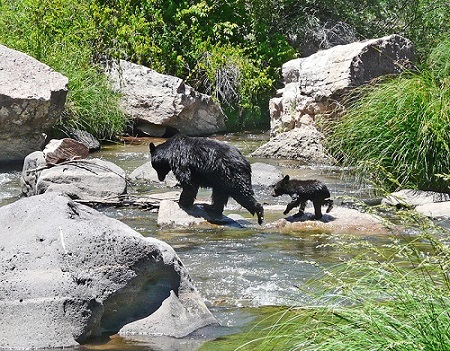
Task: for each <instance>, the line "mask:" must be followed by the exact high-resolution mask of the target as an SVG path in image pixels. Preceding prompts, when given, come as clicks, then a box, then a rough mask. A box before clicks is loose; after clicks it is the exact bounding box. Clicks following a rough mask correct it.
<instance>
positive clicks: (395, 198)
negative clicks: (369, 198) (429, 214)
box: [381, 189, 450, 207]
mask: <svg viewBox="0 0 450 351" xmlns="http://www.w3.org/2000/svg"><path fill="white" fill-rule="evenodd" d="M449 200H450V195H449V194H445V193H438V192H435V191H423V190H413V189H403V190H399V191H396V192H393V193H391V194H389V195H388V196H386V197H385V198H384V199H382V200H381V203H383V204H386V205H391V206H397V207H398V206H400V207H416V206H420V205H424V204H431V203H436V202H443V201H449Z"/></svg>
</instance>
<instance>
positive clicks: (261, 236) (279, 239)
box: [0, 134, 386, 351]
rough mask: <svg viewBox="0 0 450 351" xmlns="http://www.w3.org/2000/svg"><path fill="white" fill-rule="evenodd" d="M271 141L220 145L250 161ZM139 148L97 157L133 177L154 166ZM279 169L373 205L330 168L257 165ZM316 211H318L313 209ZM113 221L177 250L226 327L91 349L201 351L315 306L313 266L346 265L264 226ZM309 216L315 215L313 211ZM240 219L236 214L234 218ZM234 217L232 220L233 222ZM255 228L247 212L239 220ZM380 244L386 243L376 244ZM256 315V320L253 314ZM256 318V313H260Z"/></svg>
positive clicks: (2, 195) (4, 199)
mask: <svg viewBox="0 0 450 351" xmlns="http://www.w3.org/2000/svg"><path fill="white" fill-rule="evenodd" d="M267 138H268V136H267V135H253V134H249V135H227V136H224V137H221V139H226V140H227V141H229V142H231V143H233V144H234V145H236V146H237V147H238V148H239V149H240V150H241V151H242V152H243V154H244V155H248V154H249V152H250V151H252V150H254V149H255V148H256V147H257V146H259V145H260V144H262V143H263V142H265V141H266V140H267ZM149 142H150V140H148V139H147V140H137V141H135V142H134V143H132V144H130V143H127V144H125V143H124V144H111V145H106V146H104V147H103V149H102V151H101V152H99V153H97V154H94V155H92V156H93V157H100V158H104V159H106V160H110V161H112V162H114V163H116V164H117V165H119V166H121V167H122V168H123V169H125V170H126V171H127V172H128V173H130V172H131V171H133V170H134V169H135V168H137V167H138V166H140V165H142V164H144V163H145V162H147V161H149V154H148V143H149ZM249 160H250V162H257V161H258V162H266V163H271V164H273V165H276V166H278V167H280V169H281V170H282V172H283V173H289V174H290V175H291V176H298V177H304V178H317V179H320V180H322V181H324V182H325V183H326V184H327V185H328V187H329V189H330V191H331V193H332V197H335V198H336V197H339V196H346V195H349V196H352V197H360V198H368V194H367V191H366V189H363V190H361V189H360V188H358V187H357V186H355V185H352V184H350V185H349V184H346V183H345V182H344V181H343V180H342V179H341V175H342V174H341V171H340V170H333V169H329V168H308V167H306V168H305V167H300V165H299V164H298V163H296V162H293V161H283V160H254V159H251V158H249ZM19 173H20V169H17V167H16V168H14V167H11V168H9V169H0V206H2V205H5V204H7V203H9V202H12V201H15V200H16V199H17V198H18V196H19V194H20V186H19ZM161 191H164V189H162V188H161V187H158V186H154V185H148V186H130V187H129V192H130V193H143V192H145V193H147V192H154V193H157V192H161ZM209 195H210V192H209V191H208V190H202V191H201V193H200V194H199V196H200V197H204V198H205V199H208V197H209ZM256 197H257V199H258V200H259V201H260V202H264V203H268V204H276V203H279V204H286V201H287V200H288V198H287V197H280V198H276V199H275V198H272V197H270V196H269V194H268V193H267V191H264V190H258V191H257V194H256ZM309 210H311V208H309ZM102 211H103V212H104V213H105V214H107V215H108V216H111V217H114V218H117V219H119V220H121V221H123V222H124V223H126V224H128V225H129V226H131V227H132V228H133V229H135V230H136V231H138V232H140V233H142V234H143V235H145V236H152V237H156V238H158V239H161V240H164V241H166V242H167V243H169V244H170V245H172V246H173V247H174V248H175V250H176V251H177V253H178V255H179V256H180V258H181V260H182V261H183V262H184V264H185V265H186V266H187V268H188V270H189V272H190V275H191V277H192V279H193V281H194V284H195V286H196V287H197V289H198V291H199V293H200V294H201V296H202V297H203V298H204V299H205V301H206V304H207V305H208V307H209V308H210V310H211V311H212V313H213V314H214V315H215V316H216V318H217V319H218V320H219V322H220V324H221V326H220V327H213V328H207V329H205V330H202V331H200V332H199V333H196V335H193V336H192V337H190V338H186V339H181V340H172V339H167V338H144V337H140V338H137V337H136V338H134V339H132V340H131V339H130V340H124V339H122V338H119V337H117V338H113V339H111V341H110V342H109V343H108V344H106V345H90V348H99V349H100V348H101V349H103V350H108V349H115V350H119V349H120V350H157V351H169V350H183V351H194V350H196V349H197V347H198V345H200V344H201V343H203V342H204V341H205V340H206V339H212V338H215V337H217V336H220V335H223V334H228V333H232V332H239V330H241V328H242V327H244V326H246V325H248V324H249V323H251V321H252V320H253V318H254V313H255V311H257V310H258V308H263V307H264V306H284V305H301V304H304V303H307V302H308V298H309V297H308V288H309V287H308V285H306V282H307V281H308V280H310V279H313V278H314V277H315V276H316V275H317V274H318V273H319V272H318V270H317V269H316V268H315V267H314V266H313V265H310V264H307V263H305V261H307V260H313V261H316V262H319V263H322V264H333V263H336V262H338V260H339V259H340V252H336V251H335V250H334V249H333V248H330V247H326V246H325V247H324V246H322V245H321V244H326V243H327V242H328V240H331V238H330V237H329V236H320V235H311V234H310V233H309V234H308V233H295V234H286V233H281V232H280V233H273V232H270V233H269V232H265V231H264V229H263V228H260V227H258V226H257V225H255V226H253V225H252V226H251V227H250V228H244V229H242V228H241V229H239V228H234V227H233V228H229V227H219V228H217V229H202V230H199V229H195V228H194V229H176V230H174V229H172V230H167V229H165V230H163V229H160V228H158V227H157V225H156V218H157V214H156V213H154V212H151V211H144V210H142V209H138V208H131V207H124V208H105V209H102ZM307 211H308V208H307ZM235 212H236V211H235V210H233V213H235ZM226 213H227V212H225V214H226ZM239 214H240V215H242V216H244V217H246V218H248V220H249V221H250V222H252V223H255V224H256V218H252V217H251V215H250V214H249V213H247V212H239ZM282 216H283V214H282V213H281V212H280V213H267V215H266V219H267V220H269V221H270V220H276V219H278V218H281V217H282ZM371 240H373V241H374V242H375V243H376V242H380V243H381V242H383V241H385V240H386V238H380V237H375V236H374V238H372V239H371ZM250 311H252V312H250ZM256 313H257V312H256Z"/></svg>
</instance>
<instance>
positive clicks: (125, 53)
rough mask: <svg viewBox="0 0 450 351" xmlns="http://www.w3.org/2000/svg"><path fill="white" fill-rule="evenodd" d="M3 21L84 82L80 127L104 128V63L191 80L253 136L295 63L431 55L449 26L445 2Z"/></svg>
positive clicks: (24, 13) (13, 13)
mask: <svg viewBox="0 0 450 351" xmlns="http://www.w3.org/2000/svg"><path fill="white" fill-rule="evenodd" d="M0 14H1V15H0V42H1V43H3V44H6V45H8V46H10V47H12V48H15V49H18V50H21V51H24V52H26V53H29V54H31V55H33V56H34V57H36V58H37V59H39V60H41V61H43V62H45V63H47V64H49V65H50V66H52V67H53V68H55V69H56V70H58V71H60V72H62V73H66V72H69V73H71V74H77V75H78V77H77V81H78V82H79V83H80V88H81V86H84V88H83V89H85V91H84V92H81V91H80V93H79V94H78V93H77V92H74V94H73V99H72V98H70V103H71V104H72V106H74V109H73V110H72V111H71V115H72V117H73V118H75V119H76V123H77V124H81V125H94V124H97V125H100V124H101V123H97V122H96V121H95V120H94V119H95V118H96V117H95V116H103V114H104V113H105V110H104V108H106V107H107V106H104V107H101V108H100V110H96V108H97V106H98V105H102V104H103V102H104V101H105V99H101V98H100V99H99V96H101V95H102V94H106V93H105V91H104V89H107V86H106V82H104V79H103V78H101V77H100V75H99V74H98V72H97V70H96V69H95V68H93V65H92V64H93V63H96V62H98V60H99V59H103V58H105V57H106V58H115V59H119V58H120V59H126V60H129V61H132V62H135V63H140V64H143V65H146V66H148V67H150V68H152V69H155V70H157V71H159V72H161V73H165V74H171V75H175V76H178V77H181V78H183V79H186V80H187V83H188V84H191V85H193V86H194V87H195V88H197V89H198V90H200V91H202V92H210V93H211V94H213V96H215V98H216V99H217V101H218V102H219V103H221V104H222V107H223V108H224V109H225V110H226V111H227V114H228V115H229V116H230V118H229V125H232V126H233V127H234V128H247V127H258V126H267V125H268V122H269V118H268V108H267V105H268V99H269V97H270V96H273V94H274V91H275V88H276V87H277V85H278V84H279V82H280V75H279V73H280V68H281V65H282V64H283V63H284V62H286V61H288V60H289V59H291V58H294V57H296V56H298V55H307V54H310V53H312V52H314V51H316V50H318V49H323V48H328V47H331V46H333V45H336V44H343V43H347V42H350V41H354V40H358V39H364V38H370V37H379V36H383V35H388V34H392V33H398V34H403V35H405V36H406V37H408V38H410V39H411V40H413V42H414V43H415V45H416V48H417V51H418V53H419V57H426V55H427V54H428V53H429V49H430V47H433V46H434V45H435V44H436V42H437V41H438V40H439V38H440V37H442V36H441V35H443V34H445V33H448V32H449V26H450V21H448V19H449V17H450V4H449V3H448V1H447V0H364V1H360V2H354V1H350V0H340V1H333V2H330V1H327V0H276V1H275V0H226V1H224V0H140V1H137V0H131V1H126V0H93V1H88V0H78V1H74V0H41V1H38V2H35V1H30V0H1V1H0ZM81 76H85V78H84V79H86V82H90V83H88V84H90V85H91V86H92V81H95V82H96V83H98V84H97V85H96V87H94V88H95V89H97V91H98V92H99V94H97V93H96V92H92V91H89V89H88V88H87V87H86V84H85V83H84V80H83V79H81ZM69 78H71V76H69ZM71 81H75V79H73V80H72V79H71ZM204 83H206V84H204ZM100 86H101V87H100ZM73 89H78V88H75V86H73V85H72V90H73ZM95 89H94V90H95ZM100 92H101V93H100ZM71 94H72V93H71ZM81 96H83V99H81ZM109 96H110V97H111V99H114V96H113V95H109ZM91 97H92V98H91ZM79 98H80V99H81V100H78V99H79ZM90 99H91V100H90ZM89 100H90V103H88V104H86V102H87V101H89ZM83 105H84V107H82V106H83ZM89 105H90V107H89ZM112 105H113V104H111V103H109V106H112ZM75 106H78V107H80V108H75ZM81 107H82V108H81ZM80 111H83V112H82V113H81V112H80ZM85 114H87V116H90V117H89V118H87V119H85V117H84V116H85ZM107 115H109V116H110V117H111V118H110V119H109V121H110V122H112V121H114V122H112V125H116V126H114V127H113V129H115V131H114V132H113V131H112V130H110V131H109V132H108V131H106V130H105V131H101V132H100V134H102V135H103V134H105V132H106V135H108V134H109V135H112V134H114V133H116V132H117V131H118V129H120V128H121V127H120V126H122V127H123V125H124V124H125V122H123V121H124V119H123V118H122V117H120V118H117V117H118V114H117V113H116V112H115V111H112V110H110V111H109V112H107ZM112 116H114V117H112ZM231 117H233V118H231ZM97 118H98V117H97ZM119 121H121V122H119ZM107 124H109V122H108V123H107ZM93 129H94V128H93ZM95 129H96V128H95ZM106 129H107V130H108V129H110V128H106ZM96 134H98V133H97V132H96ZM106 135H104V136H106Z"/></svg>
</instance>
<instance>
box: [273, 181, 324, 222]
mask: <svg viewBox="0 0 450 351" xmlns="http://www.w3.org/2000/svg"><path fill="white" fill-rule="evenodd" d="M272 188H273V191H272V196H280V195H283V194H288V195H290V196H291V198H292V202H290V203H288V205H287V206H286V209H285V210H284V212H283V213H284V214H285V215H286V214H288V213H289V212H290V211H291V210H292V209H293V208H294V207H297V206H300V209H299V211H298V213H297V214H295V215H294V217H300V216H302V215H303V213H304V210H305V207H306V202H307V201H308V200H310V201H312V202H313V205H314V212H315V218H316V219H321V218H322V206H324V205H328V208H327V213H328V212H330V211H331V209H332V208H333V200H331V199H329V197H330V192H329V191H328V188H327V186H326V185H325V184H324V183H322V182H321V181H318V180H314V179H307V180H297V179H289V176H288V175H286V176H285V177H284V178H283V179H281V180H280V181H279V182H277V183H275V184H274V185H272Z"/></svg>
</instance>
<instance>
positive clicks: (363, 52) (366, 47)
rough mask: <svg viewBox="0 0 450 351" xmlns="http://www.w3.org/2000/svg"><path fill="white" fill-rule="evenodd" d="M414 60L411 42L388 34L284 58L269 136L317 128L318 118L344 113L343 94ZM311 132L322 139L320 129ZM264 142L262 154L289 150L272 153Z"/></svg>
mask: <svg viewBox="0 0 450 351" xmlns="http://www.w3.org/2000/svg"><path fill="white" fill-rule="evenodd" d="M413 59H414V52H413V45H412V43H411V41H409V40H408V39H406V38H403V37H401V36H399V35H391V36H386V37H383V38H378V39H372V40H366V41H361V42H355V43H351V44H347V45H338V46H335V47H332V48H330V49H328V50H322V51H319V52H317V53H315V54H313V55H311V56H308V57H304V58H298V59H295V60H291V61H289V62H286V63H285V64H284V65H283V67H282V73H283V80H284V88H283V89H280V90H279V91H278V94H277V96H276V97H274V98H272V99H271V100H270V102H269V110H270V134H271V137H275V136H276V135H278V134H281V133H284V132H288V131H290V130H292V129H302V128H306V129H307V131H308V130H310V129H311V128H314V129H316V120H317V118H322V123H326V119H327V118H330V117H334V116H336V115H337V114H339V113H342V112H343V106H342V104H341V101H340V99H341V98H342V95H343V94H345V93H347V92H349V91H350V90H351V89H354V88H355V87H358V86H361V85H363V84H366V83H368V82H370V81H371V80H372V79H374V78H377V77H381V76H385V75H392V74H398V73H399V72H401V71H402V70H403V69H404V68H405V67H410V66H411V62H412V61H413ZM315 134H316V135H317V139H316V140H317V142H318V143H320V144H321V141H320V139H321V136H320V133H318V132H317V133H315ZM291 144H292V143H291ZM269 147H270V145H269V146H268V147H267V149H266V150H264V155H265V156H263V157H279V155H280V154H289V150H288V149H290V148H291V146H288V147H287V148H286V149H285V148H284V147H283V146H281V149H275V148H272V150H273V151H272V152H271V151H270V150H268V148H269ZM320 147H321V146H320ZM298 149H299V152H298V153H299V154H301V152H302V150H303V149H304V147H303V144H298ZM290 158H293V157H290ZM302 158H303V157H301V158H300V159H302ZM313 163H317V160H313Z"/></svg>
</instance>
